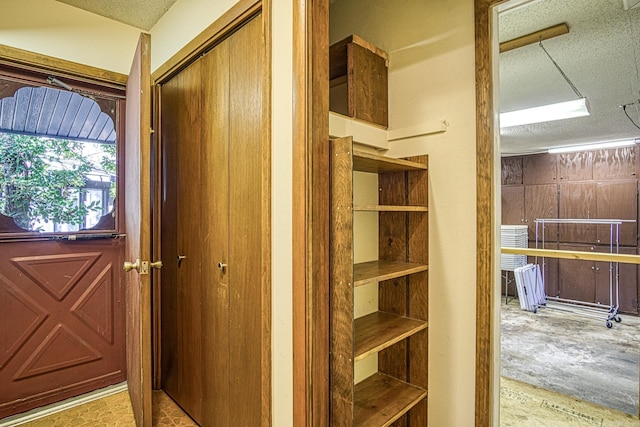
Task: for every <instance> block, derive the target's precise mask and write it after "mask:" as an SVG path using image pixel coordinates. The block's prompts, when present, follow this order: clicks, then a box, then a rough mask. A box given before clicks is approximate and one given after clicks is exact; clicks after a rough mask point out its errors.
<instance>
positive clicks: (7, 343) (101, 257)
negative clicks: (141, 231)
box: [0, 239, 125, 418]
mask: <svg viewBox="0 0 640 427" xmlns="http://www.w3.org/2000/svg"><path fill="white" fill-rule="evenodd" d="M121 265H122V245H121V242H120V241H119V240H110V239H109V240H94V241H77V242H65V243H62V242H56V241H45V242H43V241H38V242H33V241H32V242H20V243H0V325H2V326H1V327H0V418H4V417H7V416H10V415H13V414H16V413H20V412H24V411H27V410H29V409H32V408H35V407H39V406H42V405H46V404H49V403H52V402H56V401H60V400H63V399H65V398H68V397H71V396H76V395H79V394H82V393H85V392H88V391H91V390H95V389H97V388H101V387H104V386H107V385H111V384H115V383H118V382H120V381H124V379H125V368H124V366H125V353H124V340H125V334H124V292H123V291H124V289H123V284H122V281H121V273H120V266H121Z"/></svg>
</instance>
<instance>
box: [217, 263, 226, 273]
mask: <svg viewBox="0 0 640 427" xmlns="http://www.w3.org/2000/svg"><path fill="white" fill-rule="evenodd" d="M226 269H227V264H225V263H223V262H222V261H221V262H219V263H218V270H220V271H221V272H222V273H224V272H225V270H226Z"/></svg>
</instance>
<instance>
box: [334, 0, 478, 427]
mask: <svg viewBox="0 0 640 427" xmlns="http://www.w3.org/2000/svg"><path fill="white" fill-rule="evenodd" d="M398 4H401V5H402V7H398ZM354 17H357V19H356V18H354ZM352 33H354V34H358V35H359V36H361V37H363V38H364V39H365V40H367V41H369V42H371V43H373V44H374V45H376V46H378V47H380V48H382V49H384V50H386V51H387V52H388V53H389V54H390V58H389V59H390V68H389V113H390V114H389V120H390V129H397V128H405V127H412V126H417V125H422V124H424V123H433V122H439V121H440V120H443V119H445V120H447V121H448V122H449V128H448V130H447V131H446V132H445V133H442V134H437V135H434V136H427V137H421V138H414V139H410V140H405V141H399V142H392V143H391V149H390V150H389V151H388V153H387V154H388V155H390V156H392V157H404V156H408V155H416V154H425V153H426V154H428V155H429V177H430V186H429V338H430V339H429V397H428V405H429V425H431V426H471V425H473V424H474V417H475V361H476V353H475V327H476V322H475V321H476V319H475V318H476V312H475V304H476V298H475V296H476V167H475V162H476V139H475V138H476V135H475V102H474V101H475V60H474V58H475V46H474V15H473V0H459V1H447V0H434V1H429V2H425V1H424V0H405V1H403V2H401V3H398V2H374V3H372V2H370V1H367V0H340V1H336V2H335V3H333V4H332V6H331V24H330V40H331V42H335V41H337V40H340V39H342V38H344V37H346V36H347V35H349V34H352Z"/></svg>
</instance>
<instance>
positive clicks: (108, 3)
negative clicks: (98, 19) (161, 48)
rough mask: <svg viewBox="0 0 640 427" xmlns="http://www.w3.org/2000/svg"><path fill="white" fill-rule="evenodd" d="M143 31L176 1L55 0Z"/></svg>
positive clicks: (148, 28) (151, 25)
mask: <svg viewBox="0 0 640 427" xmlns="http://www.w3.org/2000/svg"><path fill="white" fill-rule="evenodd" d="M56 1H59V2H61V3H66V4H68V5H70V6H74V7H77V8H79V9H83V10H86V11H88V12H92V13H95V14H97V15H100V16H104V17H106V18H109V19H113V20H114V21H118V22H122V23H124V24H127V25H131V26H133V27H136V28H140V29H142V30H145V31H149V30H150V29H151V27H153V26H154V25H155V23H156V22H158V20H159V19H160V18H161V17H162V15H164V14H165V12H166V11H167V10H169V8H170V7H171V5H173V3H175V2H176V0H56Z"/></svg>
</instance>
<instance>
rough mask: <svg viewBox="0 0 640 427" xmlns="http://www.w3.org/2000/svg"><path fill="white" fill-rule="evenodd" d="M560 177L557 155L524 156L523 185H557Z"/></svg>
mask: <svg viewBox="0 0 640 427" xmlns="http://www.w3.org/2000/svg"><path fill="white" fill-rule="evenodd" d="M557 176H558V165H557V157H556V155H555V154H548V153H545V154H534V155H531V156H524V158H523V160H522V183H523V184H525V185H533V184H555V183H556V182H557V181H558V180H557Z"/></svg>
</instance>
